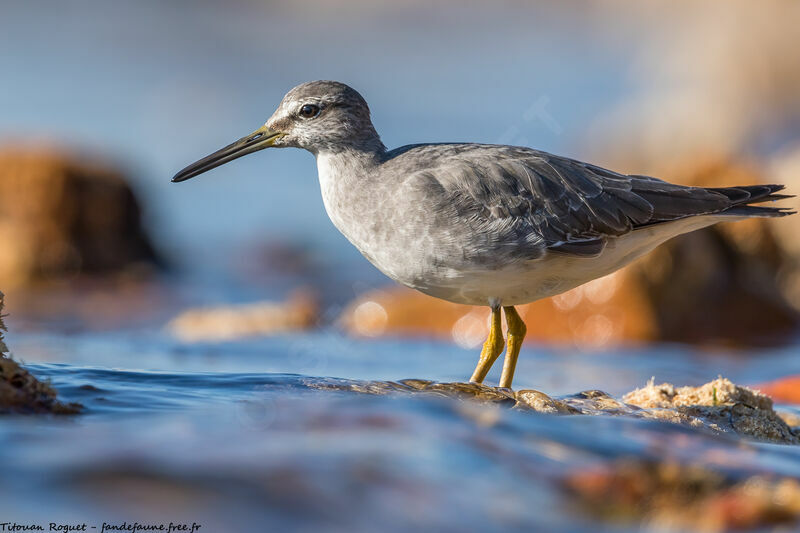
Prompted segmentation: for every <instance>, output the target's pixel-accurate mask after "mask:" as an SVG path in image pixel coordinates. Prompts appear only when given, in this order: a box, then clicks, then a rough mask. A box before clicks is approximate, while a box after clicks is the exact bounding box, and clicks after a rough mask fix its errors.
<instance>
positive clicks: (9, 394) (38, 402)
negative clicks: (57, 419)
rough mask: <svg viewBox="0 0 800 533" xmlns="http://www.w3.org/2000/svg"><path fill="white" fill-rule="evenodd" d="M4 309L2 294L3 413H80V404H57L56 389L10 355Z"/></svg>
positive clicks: (0, 363)
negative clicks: (5, 334) (4, 338)
mask: <svg viewBox="0 0 800 533" xmlns="http://www.w3.org/2000/svg"><path fill="white" fill-rule="evenodd" d="M2 310H3V294H2V293H0V413H52V414H74V413H78V412H79V411H80V410H81V405H80V404H77V403H62V402H60V401H58V399H57V398H56V391H55V389H53V388H52V387H51V386H50V385H48V384H47V383H43V382H41V381H39V380H38V379H36V378H35V377H34V376H33V375H32V374H31V373H30V372H28V371H27V370H25V369H24V368H22V367H21V366H19V364H18V363H17V362H16V361H14V360H13V359H11V357H10V356H9V355H8V353H7V352H8V348H7V347H6V344H5V342H4V341H3V331H4V330H5V325H4V324H3V319H2V314H1V313H2Z"/></svg>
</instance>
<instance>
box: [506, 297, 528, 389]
mask: <svg viewBox="0 0 800 533" xmlns="http://www.w3.org/2000/svg"><path fill="white" fill-rule="evenodd" d="M503 310H504V311H505V312H506V323H508V351H507V352H506V359H505V361H503V374H502V375H501V376H500V386H501V387H506V388H509V389H510V388H511V382H512V381H513V380H514V369H516V368H517V358H518V357H519V350H520V348H522V341H523V339H525V333H526V332H527V331H528V328H527V327H525V322H523V321H522V319H521V318H520V317H519V314H517V310H516V309H514V308H513V307H510V306H509V307H504V308H503Z"/></svg>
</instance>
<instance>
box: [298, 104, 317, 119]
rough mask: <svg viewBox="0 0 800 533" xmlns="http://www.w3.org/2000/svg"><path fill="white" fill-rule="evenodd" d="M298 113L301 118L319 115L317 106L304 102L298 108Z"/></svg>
mask: <svg viewBox="0 0 800 533" xmlns="http://www.w3.org/2000/svg"><path fill="white" fill-rule="evenodd" d="M299 115H300V116H301V117H303V118H314V117H316V116H317V115H319V106H316V105H314V104H305V105H303V107H301V108H300V113H299Z"/></svg>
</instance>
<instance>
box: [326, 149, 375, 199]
mask: <svg viewBox="0 0 800 533" xmlns="http://www.w3.org/2000/svg"><path fill="white" fill-rule="evenodd" d="M378 142H379V143H380V141H378ZM385 154H386V148H385V147H384V146H383V143H380V146H372V147H363V146H360V147H341V148H339V149H336V150H321V151H320V152H318V153H317V154H316V157H317V170H318V172H319V180H320V185H321V186H322V189H323V194H324V193H325V189H326V187H328V186H330V185H332V184H333V183H337V184H339V186H348V185H357V184H358V183H359V182H361V183H363V181H364V180H365V179H369V177H370V176H373V175H374V173H373V172H372V170H374V169H375V168H376V167H377V166H379V165H380V164H381V162H382V161H383V159H384V155H385Z"/></svg>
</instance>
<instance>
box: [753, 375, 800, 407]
mask: <svg viewBox="0 0 800 533" xmlns="http://www.w3.org/2000/svg"><path fill="white" fill-rule="evenodd" d="M753 388H754V389H757V390H759V391H761V392H763V393H764V394H766V395H767V396H770V397H771V398H772V399H773V400H775V401H776V402H781V403H796V404H800V375H794V376H786V377H784V378H780V379H776V380H775V381H770V382H768V383H761V384H759V385H753Z"/></svg>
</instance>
